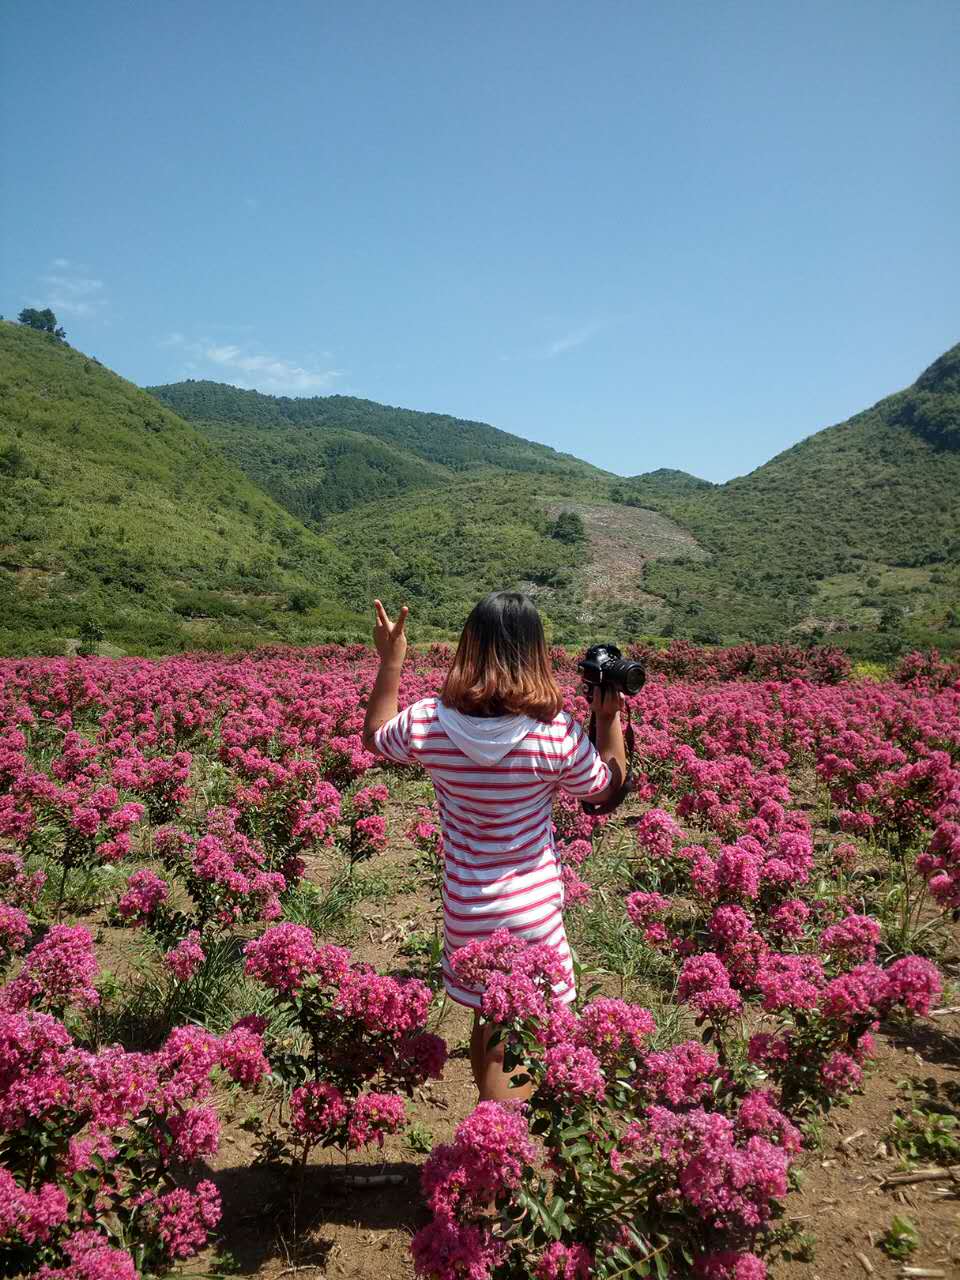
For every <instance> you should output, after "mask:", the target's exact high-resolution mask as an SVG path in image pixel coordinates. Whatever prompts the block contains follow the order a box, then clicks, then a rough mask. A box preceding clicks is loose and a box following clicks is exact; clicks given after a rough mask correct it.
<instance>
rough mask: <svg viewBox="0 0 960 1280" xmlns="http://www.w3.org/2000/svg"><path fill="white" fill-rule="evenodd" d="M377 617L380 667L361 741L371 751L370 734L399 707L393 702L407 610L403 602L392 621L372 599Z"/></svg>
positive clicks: (375, 633)
mask: <svg viewBox="0 0 960 1280" xmlns="http://www.w3.org/2000/svg"><path fill="white" fill-rule="evenodd" d="M373 603H374V606H375V608H376V613H377V620H376V622H375V624H374V628H373V643H374V645H375V646H376V650H377V653H378V654H379V655H380V670H379V671H378V672H377V678H376V680H375V681H374V682H373V689H372V690H371V692H370V697H369V699H368V701H367V714H366V716H365V718H364V721H363V745H364V746H365V747H366V749H367V750H368V751H373V750H374V746H373V735H374V734H375V733H376V731H377V730H378V729H379V728H381V727H382V726H383V725H385V724H386V723H387V721H388V720H392V719H393V717H394V716H395V715H397V714H398V712H399V710H400V708H399V706H398V705H397V694H398V693H399V690H400V673H401V671H402V669H403V660H404V658H405V657H406V654H407V637H406V636H405V635H404V631H403V624H404V623H405V622H406V620H407V614H408V613H409V612H410V610H409V609H408V608H407V606H406V605H404V606H403V608H402V609H401V610H400V616H399V618H398V619H397V621H396V622H391V620H390V619H389V618H388V617H387V612H386V610H385V609H384V607H383V605H382V604H381V603H380V601H379V600H374V602H373Z"/></svg>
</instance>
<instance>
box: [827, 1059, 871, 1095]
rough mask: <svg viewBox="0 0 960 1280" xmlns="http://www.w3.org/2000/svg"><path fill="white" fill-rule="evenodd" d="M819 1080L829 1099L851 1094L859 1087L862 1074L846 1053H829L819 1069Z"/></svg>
mask: <svg viewBox="0 0 960 1280" xmlns="http://www.w3.org/2000/svg"><path fill="white" fill-rule="evenodd" d="M820 1080H821V1082H822V1084H823V1087H824V1089H825V1090H826V1092H827V1093H828V1094H829V1095H830V1096H831V1097H834V1098H835V1097H839V1096H840V1095H841V1094H844V1093H852V1092H853V1090H854V1089H858V1088H859V1087H860V1084H861V1081H862V1080H863V1072H862V1071H861V1069H860V1067H859V1065H858V1064H857V1063H856V1062H855V1061H854V1059H853V1058H851V1057H850V1055H849V1054H848V1053H841V1052H840V1051H839V1050H838V1051H836V1052H834V1053H831V1054H830V1056H829V1057H828V1058H827V1059H826V1061H825V1062H824V1063H823V1065H822V1066H821V1068H820Z"/></svg>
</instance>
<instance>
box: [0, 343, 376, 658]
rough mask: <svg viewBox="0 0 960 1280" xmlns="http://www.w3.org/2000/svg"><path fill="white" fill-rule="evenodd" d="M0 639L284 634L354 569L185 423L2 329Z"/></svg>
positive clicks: (155, 642) (153, 639) (59, 645)
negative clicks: (95, 632)
mask: <svg viewBox="0 0 960 1280" xmlns="http://www.w3.org/2000/svg"><path fill="white" fill-rule="evenodd" d="M0 544H2V563H0V610H2V614H0V649H2V650H4V651H7V652H11V651H13V652H37V651H39V652H45V651H48V650H52V651H54V652H57V651H62V649H63V646H64V644H65V642H66V640H67V639H68V638H70V637H78V636H79V635H80V633H81V631H82V630H83V628H84V626H85V624H87V625H92V626H93V627H94V628H99V629H100V630H101V631H103V632H104V634H105V635H106V636H107V638H108V639H109V640H111V641H113V642H114V643H116V644H117V645H118V646H120V647H122V648H131V649H148V650H149V649H165V648H179V647H182V646H183V645H185V644H192V643H196V642H197V640H198V639H201V638H202V635H204V634H205V635H207V636H209V637H210V638H211V640H212V641H219V640H223V639H225V641H226V642H229V641H230V640H231V638H237V637H242V636H244V635H246V636H249V637H251V638H253V637H256V636H258V635H259V636H261V637H263V638H268V637H269V636H270V635H276V634H277V633H278V632H277V628H278V627H279V628H280V630H281V632H282V628H283V625H284V623H285V620H286V619H288V618H289V619H296V618H297V617H298V610H299V611H303V610H304V609H309V608H317V607H319V606H320V605H321V604H322V603H323V602H326V604H325V606H324V613H325V615H326V616H327V617H328V618H330V619H331V620H333V619H336V618H337V617H339V618H340V619H341V621H343V620H350V617H351V615H350V614H349V611H346V612H345V611H344V610H343V609H342V608H341V607H340V606H337V605H335V604H334V603H333V601H334V600H336V599H341V600H342V599H345V598H349V593H350V590H351V585H352V582H351V573H352V569H351V566H350V565H349V563H348V562H347V561H346V560H345V559H344V558H343V556H342V555H341V553H340V552H338V551H337V550H336V549H335V548H334V547H333V546H332V545H331V544H330V543H329V542H327V541H324V540H323V539H321V538H318V537H317V536H316V535H315V534H314V533H311V532H310V531H309V530H307V529H306V528H304V526H303V525H302V524H301V523H300V522H299V521H298V520H295V519H294V518H293V517H292V516H290V515H289V514H288V513H287V512H286V511H284V510H283V509H282V508H281V507H279V506H278V505H277V504H276V503H275V502H274V501H273V500H272V499H271V498H269V497H268V496H267V495H266V494H264V493H263V492H262V491H261V490H260V489H258V488H257V487H256V486H255V485H254V484H252V483H251V482H250V480H248V479H247V477H246V476H244V475H243V474H242V472H241V471H240V470H239V469H238V468H237V467H235V466H234V465H233V464H232V463H230V462H228V461H226V460H225V459H224V457H223V455H222V454H221V453H220V451H219V450H218V449H217V448H216V447H215V446H214V445H213V444H212V443H211V442H210V441H208V440H206V439H204V438H203V436H202V435H200V434H199V433H198V432H197V431H196V430H195V429H194V428H193V427H192V426H189V425H188V424H187V423H185V422H183V421H182V420H181V419H180V418H178V417H177V416H176V415H175V414H173V413H171V412H170V411H169V410H168V409H165V408H164V407H163V406H161V405H160V404H158V403H157V401H156V400H155V399H153V398H152V397H151V396H148V395H147V394H146V393H145V392H143V391H141V390H139V389H138V388H137V387H135V386H133V385H132V383H129V382H126V381H124V379H122V378H120V377H118V376H117V375H116V374H115V373H111V372H110V371H109V370H108V369H105V368H104V367H103V366H102V365H101V364H99V363H98V361H96V360H94V359H91V358H90V357H87V356H84V355H83V354H81V353H80V352H78V351H74V350H73V349H72V348H70V347H68V346H67V345H66V344H65V343H63V342H59V341H57V340H56V339H55V338H53V337H52V336H48V335H46V334H43V333H37V332H35V331H34V330H32V329H29V328H25V327H23V326H20V325H14V324H10V323H6V322H3V323H0Z"/></svg>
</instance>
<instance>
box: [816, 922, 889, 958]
mask: <svg viewBox="0 0 960 1280" xmlns="http://www.w3.org/2000/svg"><path fill="white" fill-rule="evenodd" d="M879 941H880V925H879V924H878V923H877V921H876V920H874V919H873V918H872V917H871V916H858V915H849V916H846V917H844V919H843V920H841V921H839V923H837V924H832V925H829V926H828V927H827V928H826V929H824V931H823V933H821V935H820V947H821V950H823V951H825V952H827V953H828V954H832V955H835V956H840V957H842V958H843V959H844V960H847V961H849V962H851V963H853V964H858V963H859V962H860V961H862V960H872V959H873V958H874V957H875V956H876V954H877V943H878V942H879Z"/></svg>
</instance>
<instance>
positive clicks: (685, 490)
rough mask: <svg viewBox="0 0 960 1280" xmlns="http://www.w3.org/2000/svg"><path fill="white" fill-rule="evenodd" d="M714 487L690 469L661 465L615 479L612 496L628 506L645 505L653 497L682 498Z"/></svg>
mask: <svg viewBox="0 0 960 1280" xmlns="http://www.w3.org/2000/svg"><path fill="white" fill-rule="evenodd" d="M714 487H715V486H714V485H713V484H712V483H711V482H710V481H709V480H701V479H700V478H699V476H692V475H690V473H689V472H688V471H676V470H674V469H673V468H672V467H660V468H658V470H656V471H645V472H644V473H643V474H642V475H639V476H628V477H627V478H626V479H625V480H618V481H615V482H614V484H613V485H612V486H611V489H610V497H611V498H612V500H613V501H614V502H622V503H623V504H624V505H625V506H628V507H644V506H646V505H647V504H648V503H649V500H650V499H651V498H681V497H685V496H686V495H687V494H692V493H698V492H700V491H701V490H702V489H712V488H714Z"/></svg>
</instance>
